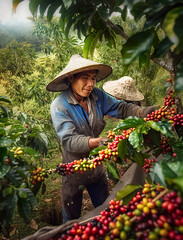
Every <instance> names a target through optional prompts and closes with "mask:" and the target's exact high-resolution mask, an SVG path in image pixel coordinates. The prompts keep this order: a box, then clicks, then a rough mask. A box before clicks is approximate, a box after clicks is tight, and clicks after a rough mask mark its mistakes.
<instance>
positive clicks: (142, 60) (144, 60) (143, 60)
mask: <svg viewBox="0 0 183 240" xmlns="http://www.w3.org/2000/svg"><path fill="white" fill-rule="evenodd" d="M149 60H150V52H146V53H144V54H141V55H140V56H139V67H140V68H142V67H145V66H146V67H147V66H148V65H149V62H150V61H149Z"/></svg>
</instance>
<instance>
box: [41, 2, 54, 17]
mask: <svg viewBox="0 0 183 240" xmlns="http://www.w3.org/2000/svg"><path fill="white" fill-rule="evenodd" d="M54 1H55V0H44V1H41V3H40V8H39V12H40V14H41V16H42V17H43V16H44V13H45V11H46V9H47V8H48V6H50V4H52V3H53V2H54Z"/></svg>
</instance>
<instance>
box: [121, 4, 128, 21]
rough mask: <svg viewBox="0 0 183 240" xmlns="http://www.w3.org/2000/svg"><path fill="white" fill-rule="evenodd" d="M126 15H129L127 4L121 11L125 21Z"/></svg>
mask: <svg viewBox="0 0 183 240" xmlns="http://www.w3.org/2000/svg"><path fill="white" fill-rule="evenodd" d="M126 16H127V6H125V7H124V8H123V10H122V11H121V18H122V19H123V21H125V19H126Z"/></svg>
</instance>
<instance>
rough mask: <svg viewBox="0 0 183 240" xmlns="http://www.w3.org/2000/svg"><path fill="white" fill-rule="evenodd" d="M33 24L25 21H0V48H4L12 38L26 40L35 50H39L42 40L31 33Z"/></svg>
mask: <svg viewBox="0 0 183 240" xmlns="http://www.w3.org/2000/svg"><path fill="white" fill-rule="evenodd" d="M33 27H34V25H33V24H32V23H31V22H30V23H25V22H9V23H8V24H3V23H2V22H0V48H5V47H6V45H7V44H8V43H9V42H11V41H12V40H16V41H17V42H27V43H30V44H32V45H33V47H34V48H35V50H36V51H40V50H41V44H42V41H41V40H40V39H38V38H37V37H36V36H35V35H34V34H33Z"/></svg>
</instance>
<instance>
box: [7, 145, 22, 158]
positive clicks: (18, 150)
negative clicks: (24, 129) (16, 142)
mask: <svg viewBox="0 0 183 240" xmlns="http://www.w3.org/2000/svg"><path fill="white" fill-rule="evenodd" d="M10 152H13V153H14V158H17V157H18V156H19V155H21V154H23V150H22V148H21V147H18V148H16V147H13V148H12V149H11V150H10Z"/></svg>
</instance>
